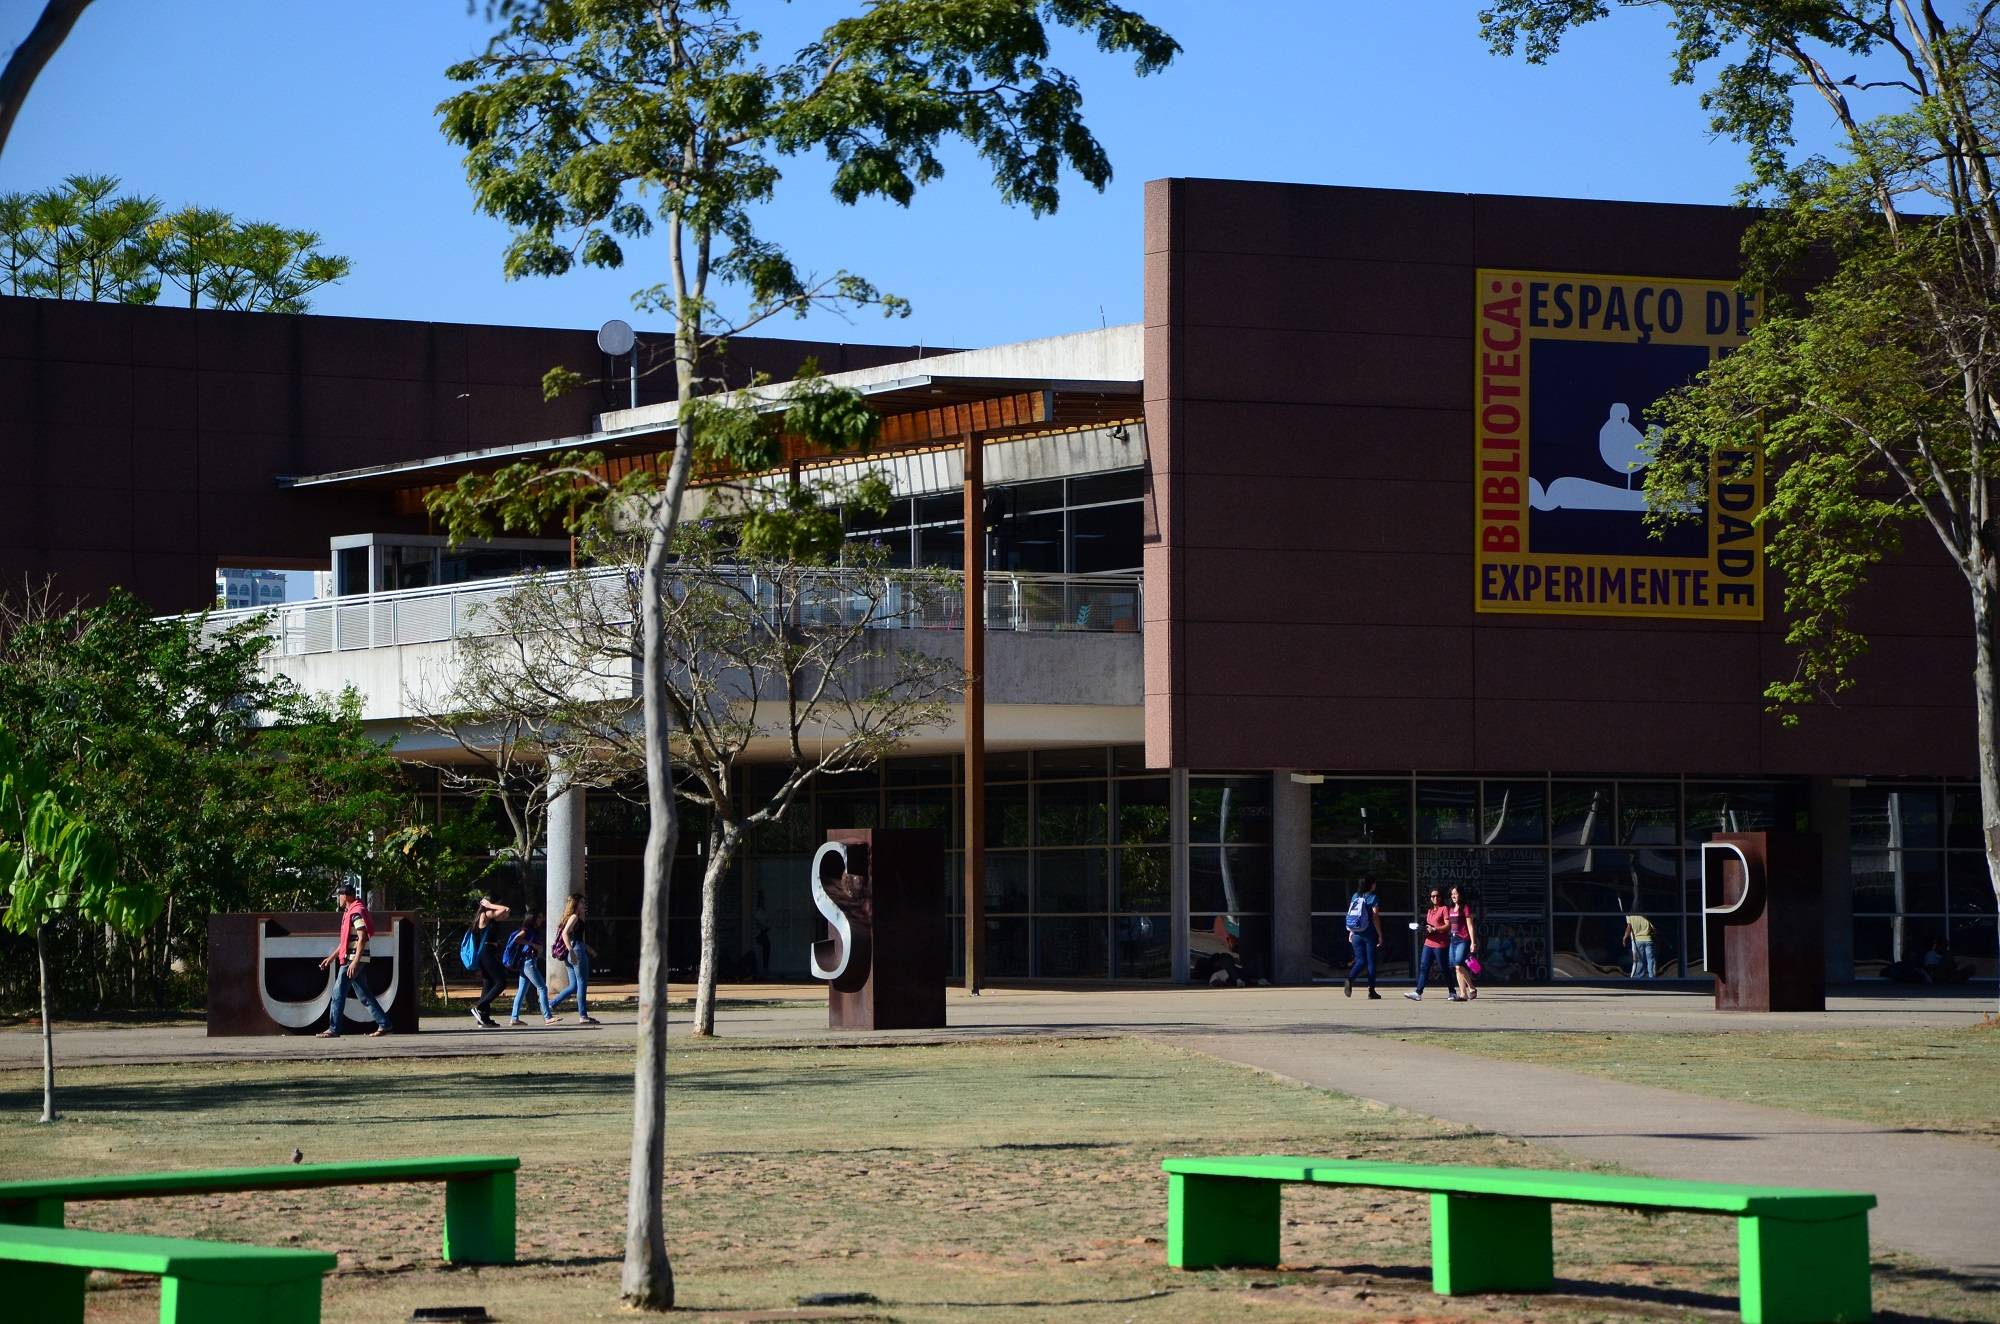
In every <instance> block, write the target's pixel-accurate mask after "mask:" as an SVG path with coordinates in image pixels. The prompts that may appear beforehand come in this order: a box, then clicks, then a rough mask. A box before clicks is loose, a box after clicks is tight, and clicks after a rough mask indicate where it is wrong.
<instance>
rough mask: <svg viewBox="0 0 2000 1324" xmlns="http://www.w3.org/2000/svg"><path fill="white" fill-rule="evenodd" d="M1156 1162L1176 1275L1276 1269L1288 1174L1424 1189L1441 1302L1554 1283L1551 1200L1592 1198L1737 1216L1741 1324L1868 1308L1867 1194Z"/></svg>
mask: <svg viewBox="0 0 2000 1324" xmlns="http://www.w3.org/2000/svg"><path fill="white" fill-rule="evenodd" d="M1160 1166H1161V1167H1162V1168H1164V1169H1166V1172H1167V1263H1168V1264H1171V1265H1173V1266H1174V1267H1175V1268H1178V1269H1213V1268H1228V1267H1252V1266H1256V1267H1271V1266H1275V1265H1276V1264H1277V1263H1278V1191H1279V1188H1280V1186H1281V1185H1282V1184H1283V1183H1285V1182H1312V1183H1318V1184H1324V1185H1335V1186H1374V1187H1383V1188H1387V1189H1390V1190H1399V1191H1424V1192H1427V1193H1429V1195H1430V1197H1431V1287H1432V1289H1433V1290H1435V1291H1437V1292H1438V1293H1440V1294H1441V1295H1444V1296H1459V1295H1463V1294H1465V1293H1468V1292H1546V1291H1548V1290H1549V1289H1550V1288H1551V1287H1553V1286H1554V1284H1555V1240H1554V1236H1553V1234H1552V1232H1551V1229H1550V1218H1549V1215H1550V1210H1551V1207H1552V1206H1554V1205H1556V1204H1590V1205H1609V1206H1612V1207H1614V1208H1619V1209H1640V1210H1663V1211H1665V1210H1671V1211H1676V1212H1681V1213H1694V1214H1733V1215H1735V1217H1736V1220H1737V1223H1736V1229H1737V1255H1738V1266H1739V1268H1738V1295H1739V1296H1740V1298H1741V1308H1742V1312H1743V1318H1744V1320H1745V1321H1747V1324H1829V1322H1830V1321H1842V1322H1848V1321H1865V1320H1867V1319H1869V1318H1870V1317H1871V1314H1872V1305H1871V1297H1870V1293H1869V1278H1868V1211H1869V1210H1870V1209H1872V1208H1874V1207H1875V1197H1874V1196H1872V1195H1864V1194H1859V1193H1855V1192H1845V1191H1808V1190H1796V1189H1792V1188H1788V1187H1781V1186H1731V1185H1726V1184H1724V1183H1721V1182H1695V1181H1665V1180H1661V1179H1658V1178H1653V1177H1612V1176H1604V1175H1601V1174H1598V1173H1585V1172H1537V1171H1534V1170H1532V1169H1527V1168H1458V1167H1437V1166H1427V1165H1423V1164H1416V1163H1367V1162H1355V1161H1351V1160H1341V1159H1316V1158H1286V1157H1277V1156H1265V1157H1260V1158H1184V1159H1168V1160H1167V1161H1166V1162H1164V1163H1162V1164H1161V1165H1160Z"/></svg>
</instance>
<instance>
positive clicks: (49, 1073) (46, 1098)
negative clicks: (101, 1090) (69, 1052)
mask: <svg viewBox="0 0 2000 1324" xmlns="http://www.w3.org/2000/svg"><path fill="white" fill-rule="evenodd" d="M48 935H49V926H48V924H47V923H46V922H44V923H41V924H37V925H36V926H35V965H36V967H37V968H38V969H39V970H40V971H41V976H42V1120H43V1121H44V1122H53V1121H55V1120H56V1036H55V1026H54V1025H53V1024H52V1023H51V1022H50V1020H49V941H48Z"/></svg>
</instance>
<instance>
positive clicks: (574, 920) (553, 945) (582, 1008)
mask: <svg viewBox="0 0 2000 1324" xmlns="http://www.w3.org/2000/svg"><path fill="white" fill-rule="evenodd" d="M586 909H588V907H587V906H586V904H585V898H584V895H583V893H581V892H572V893H570V897H569V901H568V902H567V903H566V904H565V905H564V906H563V913H562V918H561V919H559V920H557V921H556V935H555V937H553V938H551V939H550V940H549V955H550V956H553V957H555V958H556V960H558V961H561V962H562V963H563V964H564V965H566V966H568V967H569V987H568V988H565V989H564V990H563V991H562V992H560V993H558V994H556V996H555V1000H554V1001H552V1002H550V1003H549V1004H548V1007H549V1010H550V1011H554V1010H555V1009H556V1008H557V1007H560V1006H561V1005H562V1004H563V1002H564V1000H565V999H567V998H569V997H571V996H574V997H575V998H576V1023H577V1024H578V1025H598V1024H601V1022H600V1021H598V1020H597V1018H596V1017H594V1016H592V1015H591V1014H590V944H589V943H588V942H587V941H585V935H584V912H585V910H586Z"/></svg>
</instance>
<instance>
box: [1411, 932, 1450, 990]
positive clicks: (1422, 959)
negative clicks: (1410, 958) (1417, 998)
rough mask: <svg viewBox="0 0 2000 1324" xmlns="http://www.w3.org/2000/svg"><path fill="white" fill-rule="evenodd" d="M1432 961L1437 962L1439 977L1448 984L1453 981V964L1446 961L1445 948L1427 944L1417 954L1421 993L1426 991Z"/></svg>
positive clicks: (1418, 988)
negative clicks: (1425, 982) (1426, 981)
mask: <svg viewBox="0 0 2000 1324" xmlns="http://www.w3.org/2000/svg"><path fill="white" fill-rule="evenodd" d="M1432 962H1436V963H1437V968H1438V978H1439V979H1442V980H1443V981H1444V982H1445V983H1447V984H1449V983H1450V982H1451V966H1450V965H1449V964H1447V963H1446V962H1445V959H1444V948H1442V947H1432V946H1430V945H1429V944H1425V946H1424V948H1423V950H1422V952H1421V953H1420V954H1419V955H1418V956H1417V992H1419V993H1421V992H1423V991H1424V981H1425V979H1426V978H1427V977H1428V976H1429V975H1430V972H1431V963H1432Z"/></svg>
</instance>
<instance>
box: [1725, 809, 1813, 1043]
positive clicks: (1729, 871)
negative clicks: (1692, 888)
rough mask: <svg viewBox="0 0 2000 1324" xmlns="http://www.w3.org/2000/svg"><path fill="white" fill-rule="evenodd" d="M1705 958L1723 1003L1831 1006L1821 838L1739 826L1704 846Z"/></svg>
mask: <svg viewBox="0 0 2000 1324" xmlns="http://www.w3.org/2000/svg"><path fill="white" fill-rule="evenodd" d="M1701 895H1702V911H1703V914H1702V930H1703V932H1702V963H1703V965H1704V966H1705V967H1706V968H1707V970H1708V972H1709V973H1710V974H1712V975H1714V976H1715V1007H1716V1010H1717V1011H1825V1010H1826V936H1825V930H1824V925H1825V918H1824V916H1823V915H1822V914H1821V905H1820V873H1819V838H1818V837H1817V836H1815V835H1814V834H1812V833H1809V832H1735V833H1730V834H1728V835H1725V836H1719V837H1715V838H1713V839H1711V840H1710V841H1708V842H1706V843H1704V844H1703V846H1702V848H1701Z"/></svg>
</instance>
